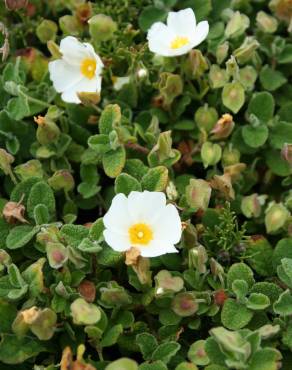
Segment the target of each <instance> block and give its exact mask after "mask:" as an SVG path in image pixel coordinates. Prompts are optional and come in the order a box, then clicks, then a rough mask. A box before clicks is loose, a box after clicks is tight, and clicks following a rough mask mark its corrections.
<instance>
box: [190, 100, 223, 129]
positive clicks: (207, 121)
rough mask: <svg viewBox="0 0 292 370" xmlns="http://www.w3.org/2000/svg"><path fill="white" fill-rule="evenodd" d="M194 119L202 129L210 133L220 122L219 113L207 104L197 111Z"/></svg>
mask: <svg viewBox="0 0 292 370" xmlns="http://www.w3.org/2000/svg"><path fill="white" fill-rule="evenodd" d="M194 118H195V122H196V124H197V125H198V127H199V128H200V129H202V130H205V131H206V132H210V131H211V130H212V128H213V127H214V126H215V124H216V121H217V120H218V113H217V111H216V109H215V108H213V107H209V106H208V104H205V105H204V106H203V107H200V108H199V109H198V110H197V111H196V113H195V117H194Z"/></svg>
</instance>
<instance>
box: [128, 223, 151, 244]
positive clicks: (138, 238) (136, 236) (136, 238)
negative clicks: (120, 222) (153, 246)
mask: <svg viewBox="0 0 292 370" xmlns="http://www.w3.org/2000/svg"><path fill="white" fill-rule="evenodd" d="M129 237H130V241H131V243H132V244H133V245H136V244H141V245H147V244H149V243H150V241H151V240H152V239H153V232H152V230H151V228H150V227H149V226H148V225H146V224H143V223H140V224H135V225H132V226H131V227H130V228H129Z"/></svg>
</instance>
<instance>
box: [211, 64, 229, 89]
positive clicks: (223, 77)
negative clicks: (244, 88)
mask: <svg viewBox="0 0 292 370" xmlns="http://www.w3.org/2000/svg"><path fill="white" fill-rule="evenodd" d="M209 81H210V85H211V88H212V89H220V88H221V87H223V86H224V85H225V84H227V82H228V81H229V75H228V73H227V72H226V70H225V69H222V68H220V67H219V66H217V65H216V64H213V65H212V66H211V68H210V72H209Z"/></svg>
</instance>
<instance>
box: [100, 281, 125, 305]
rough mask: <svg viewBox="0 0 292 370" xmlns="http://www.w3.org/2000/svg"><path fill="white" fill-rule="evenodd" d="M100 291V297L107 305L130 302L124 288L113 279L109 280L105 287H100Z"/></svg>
mask: <svg viewBox="0 0 292 370" xmlns="http://www.w3.org/2000/svg"><path fill="white" fill-rule="evenodd" d="M100 293H101V294H100V299H101V301H102V302H103V303H104V304H105V305H106V306H107V307H121V306H125V305H128V304H130V303H131V302H132V298H131V296H130V295H129V293H128V292H127V291H126V289H125V288H123V287H121V286H120V285H118V283H116V282H115V281H110V282H108V283H107V286H106V287H102V288H100Z"/></svg>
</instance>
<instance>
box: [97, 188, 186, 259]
mask: <svg viewBox="0 0 292 370" xmlns="http://www.w3.org/2000/svg"><path fill="white" fill-rule="evenodd" d="M103 223H104V225H105V230H104V232H103V235H104V238H105V241H106V242H107V244H108V245H109V246H111V247H112V248H113V249H114V250H115V251H118V252H125V251H128V250H130V249H131V248H132V247H133V248H137V249H138V250H139V252H140V254H141V256H142V257H156V256H161V255H162V254H165V253H176V252H178V251H177V249H176V248H175V247H174V244H176V243H178V242H179V241H180V238H181V232H182V228H181V220H180V217H179V214H178V211H177V209H176V208H175V206H174V205H172V204H167V205H166V197H165V195H164V193H161V192H149V191H144V192H137V191H132V192H131V193H130V194H129V196H128V198H127V197H126V196H125V195H124V194H117V195H116V196H115V197H114V198H113V201H112V204H111V206H110V209H109V210H108V212H107V213H106V214H105V216H104V217H103Z"/></svg>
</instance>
